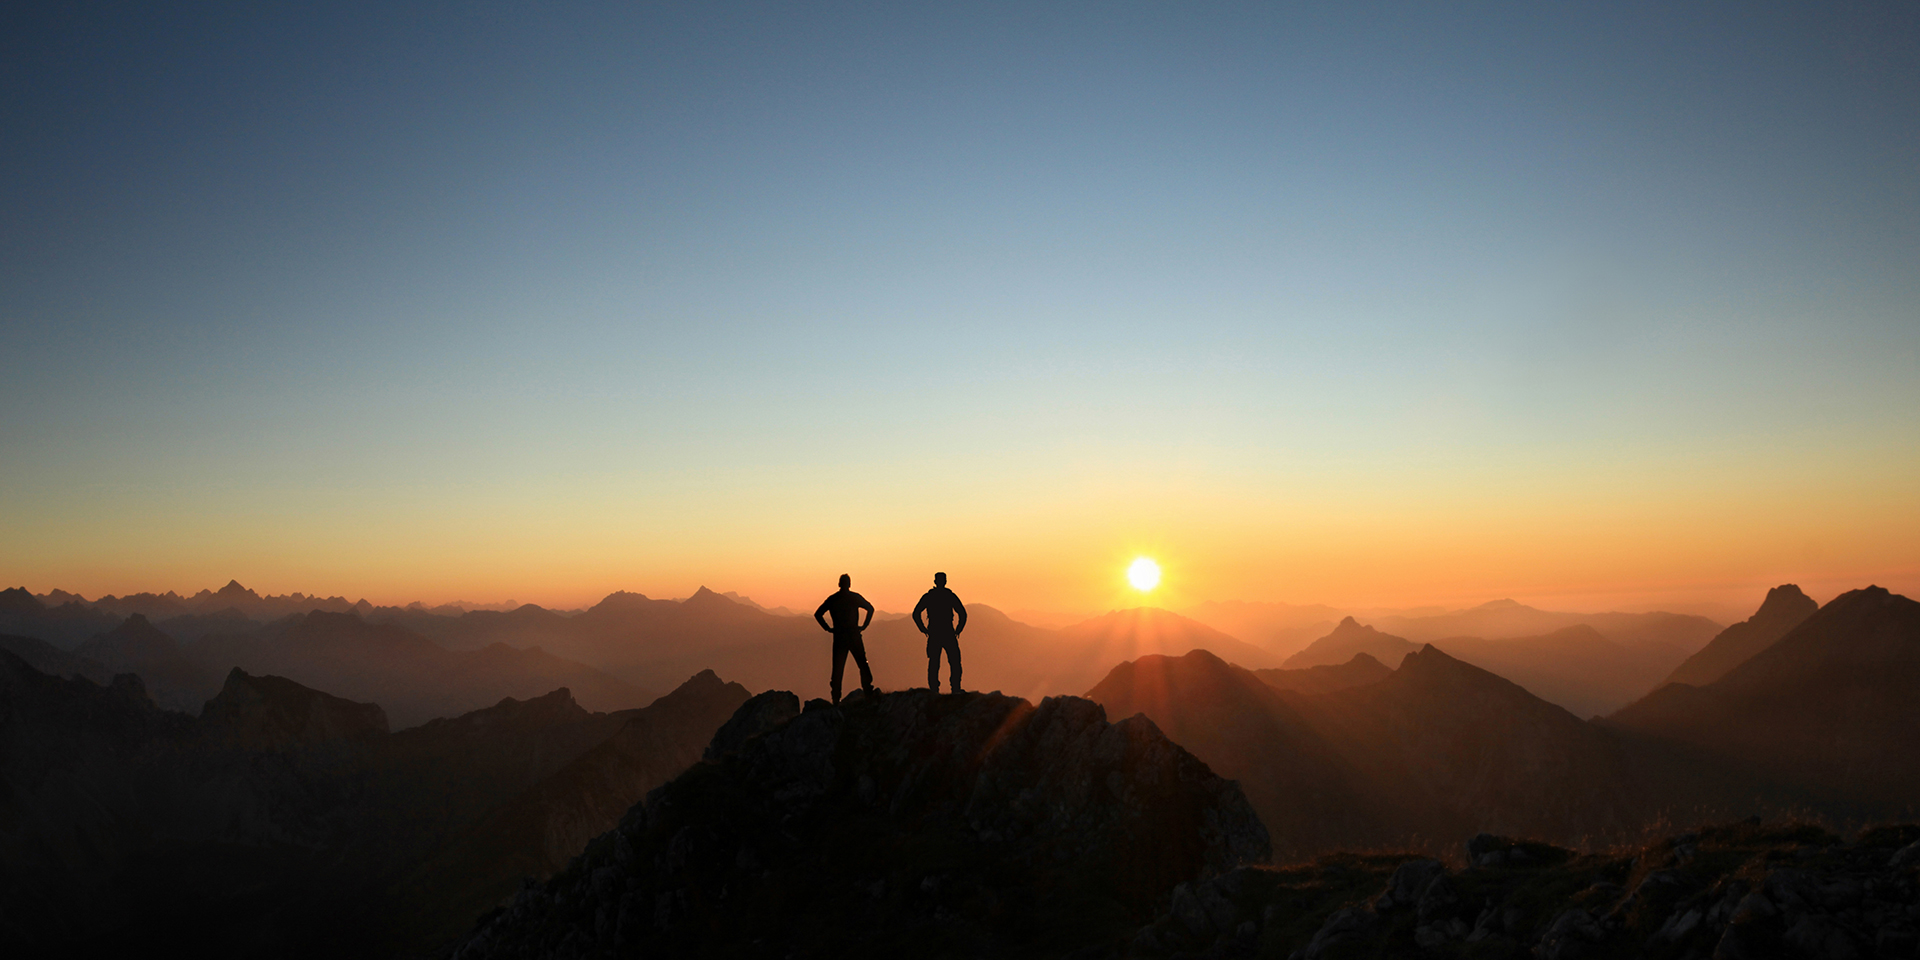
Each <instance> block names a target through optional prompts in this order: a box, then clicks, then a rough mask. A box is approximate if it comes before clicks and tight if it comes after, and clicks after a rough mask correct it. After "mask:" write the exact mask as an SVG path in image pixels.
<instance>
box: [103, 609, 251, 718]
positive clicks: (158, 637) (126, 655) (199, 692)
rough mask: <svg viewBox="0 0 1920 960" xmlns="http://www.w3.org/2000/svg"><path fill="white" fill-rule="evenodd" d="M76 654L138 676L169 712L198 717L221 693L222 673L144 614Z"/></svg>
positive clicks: (128, 621)
mask: <svg viewBox="0 0 1920 960" xmlns="http://www.w3.org/2000/svg"><path fill="white" fill-rule="evenodd" d="M73 652H74V654H75V655H76V656H80V657H86V658H88V659H91V660H94V661H96V662H98V663H100V664H102V665H104V666H106V667H107V669H109V670H112V671H113V672H114V673H136V674H139V675H140V679H141V680H142V681H143V682H144V683H145V684H146V687H147V694H148V695H149V696H151V697H153V701H154V702H155V703H157V704H159V705H160V706H161V707H162V708H163V709H167V710H178V711H180V712H182V713H195V712H198V711H199V709H200V705H201V704H203V703H206V702H207V698H208V697H209V696H211V695H212V693H213V692H214V691H217V690H219V689H220V684H221V673H222V671H221V670H220V669H219V668H218V667H216V666H214V665H212V664H210V663H208V662H207V661H206V660H204V659H202V658H200V657H196V656H194V655H192V654H190V653H188V652H187V650H186V649H185V648H184V647H182V646H181V644H180V643H179V642H178V641H176V640H175V639H174V638H173V637H171V636H168V635H167V634H166V633H164V632H162V631H161V630H160V629H159V628H158V627H155V626H154V625H153V624H152V623H151V622H149V621H148V620H147V618H146V617H145V616H144V615H142V614H138V613H136V614H132V615H130V616H128V617H127V619H126V621H125V622H123V623H121V624H120V625H119V626H117V627H114V628H113V629H112V630H108V631H107V632H105V633H102V634H98V635H96V636H94V637H93V638H91V639H89V640H86V641H84V642H82V643H81V644H80V645H79V646H77V647H75V648H74V651H73Z"/></svg>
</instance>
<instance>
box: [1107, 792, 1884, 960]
mask: <svg viewBox="0 0 1920 960" xmlns="http://www.w3.org/2000/svg"><path fill="white" fill-rule="evenodd" d="M1916 841H1920V826H1911V825H1909V826H1900V827H1882V828H1879V829H1875V830H1869V831H1867V832H1865V833H1863V834H1862V835H1861V836H1860V837H1859V838H1858V839H1857V840H1855V841H1854V842H1851V843H1842V842H1840V839H1839V838H1838V837H1836V836H1834V835H1833V834H1831V833H1828V832H1826V831H1824V830H1822V829H1820V828H1818V827H1813V826H1806V825H1800V824H1787V825H1773V826H1767V825H1761V824H1758V823H1753V822H1745V823H1738V824H1732V825H1728V826H1721V827H1712V828H1707V829H1703V830H1700V831H1699V832H1697V833H1690V834H1686V835H1683V836H1679V837H1674V838H1671V839H1668V840H1663V841H1660V842H1658V843H1655V844H1652V845H1650V846H1648V847H1646V848H1644V849H1641V850H1639V851H1637V852H1627V853H1621V854H1618V855H1614V854H1591V855H1584V856H1579V855H1575V854H1574V853H1573V852H1571V851H1568V850H1561V849H1557V848H1553V847H1548V846H1546V845H1544V844H1537V843H1521V842H1515V841H1511V840H1506V839H1504V838H1500V837H1490V836H1484V835H1483V836H1479V837H1475V838H1474V839H1473V840H1472V841H1471V842H1470V843H1469V844H1468V848H1467V850H1466V851H1465V852H1466V853H1467V855H1468V857H1469V862H1471V863H1473V864H1475V865H1474V866H1469V867H1467V868H1465V869H1464V870H1458V871H1456V870H1453V869H1450V868H1449V867H1448V866H1446V865H1444V864H1442V863H1441V862H1439V861H1437V860H1431V859H1423V858H1418V857H1410V856H1388V855H1369V856H1362V855H1353V854H1340V855H1335V856H1329V857H1323V858H1321V859H1320V860H1318V861H1316V862H1315V863H1313V864H1310V865H1304V866H1298V867H1292V868H1286V869H1274V868H1270V867H1253V868H1243V869H1240V870H1234V871H1232V872H1230V873H1226V874H1223V875H1221V876H1218V877H1215V878H1213V879H1211V880H1206V881H1201V882H1197V883H1191V884H1184V885H1182V886H1181V887H1180V888H1179V889H1177V890H1176V891H1175V892H1174V895H1173V897H1172V900H1171V908H1170V909H1169V910H1168V911H1167V912H1165V913H1163V914H1162V915H1161V916H1160V917H1159V918H1158V919H1157V920H1156V921H1154V922H1153V923H1152V924H1150V925H1148V926H1147V927H1145V928H1144V929H1142V930H1141V931H1140V932H1139V933H1138V934H1137V935H1136V936H1135V937H1134V938H1133V940H1132V942H1131V943H1130V944H1129V945H1128V947H1127V949H1126V950H1125V955H1126V956H1128V957H1132V958H1141V960H1148V958H1153V960H1159V958H1176V957H1208V958H1230V957H1272V958H1290V960H1316V958H1334V957H1486V958H1495V957H1513V958H1521V957H1538V958H1544V960H1570V958H1614V957H1618V958H1629V957H1635V958H1637V957H1649V958H1673V960H1679V958H1688V957H1691V958H1700V960H1706V958H1710V957H1711V958H1721V960H1737V958H1749V957H1751V958H1795V957H1805V958H1835V960H1839V958H1868V957H1915V956H1920V941H1917V940H1916V931H1920V882H1917V881H1920V876H1916V873H1917V872H1920V843H1916Z"/></svg>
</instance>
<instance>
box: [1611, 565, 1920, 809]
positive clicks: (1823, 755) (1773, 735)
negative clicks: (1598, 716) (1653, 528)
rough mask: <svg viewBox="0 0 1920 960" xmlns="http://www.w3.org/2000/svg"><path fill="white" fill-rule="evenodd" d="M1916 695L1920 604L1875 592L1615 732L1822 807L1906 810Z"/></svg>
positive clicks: (1919, 782) (1643, 706)
mask: <svg viewBox="0 0 1920 960" xmlns="http://www.w3.org/2000/svg"><path fill="white" fill-rule="evenodd" d="M1756 619H1758V618H1757V617H1756ZM1749 622H1752V621H1749ZM1916 689H1920V603H1915V602H1914V601H1913V600H1910V599H1908V598H1906V597H1902V596H1899V595H1896V594H1892V593H1889V592H1888V591H1887V590H1885V589H1883V588H1881V587H1868V588H1866V589H1864V590H1854V591H1850V592H1848V593H1845V594H1842V595H1840V596H1839V597H1836V598H1834V599H1833V600H1832V601H1830V602H1829V603H1828V604H1827V605H1826V606H1824V607H1821V608H1820V609H1819V610H1818V611H1816V612H1815V613H1814V614H1813V615H1811V616H1809V617H1807V618H1806V619H1804V620H1802V621H1801V622H1800V623H1799V625H1797V626H1795V627H1793V628H1792V629H1791V630H1789V631H1787V633H1786V635H1785V636H1783V637H1781V638H1780V639H1779V640H1778V641H1776V642H1775V643H1773V644H1772V645H1771V646H1768V647H1766V648H1765V649H1763V650H1761V651H1760V652H1758V653H1756V654H1754V655H1753V656H1752V657H1750V658H1749V659H1748V660H1746V661H1745V662H1743V663H1741V664H1740V665H1738V666H1736V667H1734V668H1733V669H1731V670H1728V671H1727V672H1726V673H1725V674H1724V675H1722V676H1721V677H1720V678H1719V679H1717V680H1714V681H1713V682H1711V683H1708V684H1706V685H1704V686H1698V687H1696V686H1690V685H1687V684H1684V683H1675V684H1669V685H1667V686H1665V687H1662V688H1660V689H1659V690H1656V691H1654V692H1653V693H1652V694H1650V695H1648V696H1647V697H1646V698H1645V699H1642V700H1640V701H1639V702H1637V703H1634V704H1632V705H1631V706H1629V707H1627V708H1625V709H1623V710H1621V711H1620V712H1618V713H1616V714H1614V715H1613V716H1612V717H1610V718H1609V722H1610V723H1612V724H1614V725H1616V726H1618V727H1620V728H1623V729H1626V730H1631V731H1635V732H1638V733H1641V734H1644V735H1648V736H1651V737H1656V738H1659V739H1661V740H1665V741H1671V742H1676V743H1682V744H1686V745H1689V746H1692V747H1696V748H1702V749H1705V750H1709V751H1712V752H1714V753H1716V754H1718V755H1722V756H1727V757H1730V758H1733V759H1735V760H1737V761H1738V762H1739V763H1741V764H1743V765H1744V766H1746V767H1747V768H1749V769H1751V770H1753V771H1756V772H1758V773H1761V774H1763V775H1765V776H1767V777H1769V778H1772V779H1774V780H1778V781H1781V782H1787V783H1793V784H1798V785H1801V786H1804V787H1805V788H1807V789H1810V790H1813V791H1815V792H1816V793H1818V794H1819V795H1822V796H1825V797H1829V798H1833V799H1837V800H1848V801H1856V802H1860V803H1864V804H1869V805H1873V806H1877V807H1883V806H1885V805H1888V804H1896V805H1898V804H1906V805H1911V804H1913V803H1914V801H1915V798H1916V797H1920V718H1916V715H1915V708H1914V704H1915V701H1914V691H1915V690H1916Z"/></svg>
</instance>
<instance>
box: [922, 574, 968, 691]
mask: <svg viewBox="0 0 1920 960" xmlns="http://www.w3.org/2000/svg"><path fill="white" fill-rule="evenodd" d="M922 615H925V619H924V620H923V619H922ZM913 625H914V626H916V627H919V628H920V632H921V633H924V634H926V635H927V689H929V690H932V691H933V692H934V693H939V692H940V651H942V650H945V651H946V652H947V674H948V676H947V680H948V681H949V682H950V683H951V684H952V685H953V692H954V693H959V692H960V631H962V630H965V629H966V628H967V608H966V606H965V605H964V604H962V603H961V602H960V598H959V597H957V596H954V593H953V591H952V590H948V589H947V575H946V574H944V573H936V574H934V575H933V589H932V590H928V591H927V592H926V593H925V594H924V595H923V596H921V597H920V602H919V603H918V604H915V605H914V608H913Z"/></svg>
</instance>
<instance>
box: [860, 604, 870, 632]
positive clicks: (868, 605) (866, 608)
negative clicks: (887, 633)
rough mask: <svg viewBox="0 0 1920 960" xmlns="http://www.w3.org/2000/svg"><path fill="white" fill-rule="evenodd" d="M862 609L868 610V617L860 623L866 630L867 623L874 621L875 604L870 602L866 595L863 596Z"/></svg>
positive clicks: (861, 627)
mask: <svg viewBox="0 0 1920 960" xmlns="http://www.w3.org/2000/svg"><path fill="white" fill-rule="evenodd" d="M860 609H862V610H865V611H866V612H867V617H866V619H865V620H863V621H862V622H861V623H860V629H862V630H865V629H866V628H867V624H870V623H872V622H873V604H871V603H868V602H867V598H866V597H861V598H860Z"/></svg>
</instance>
